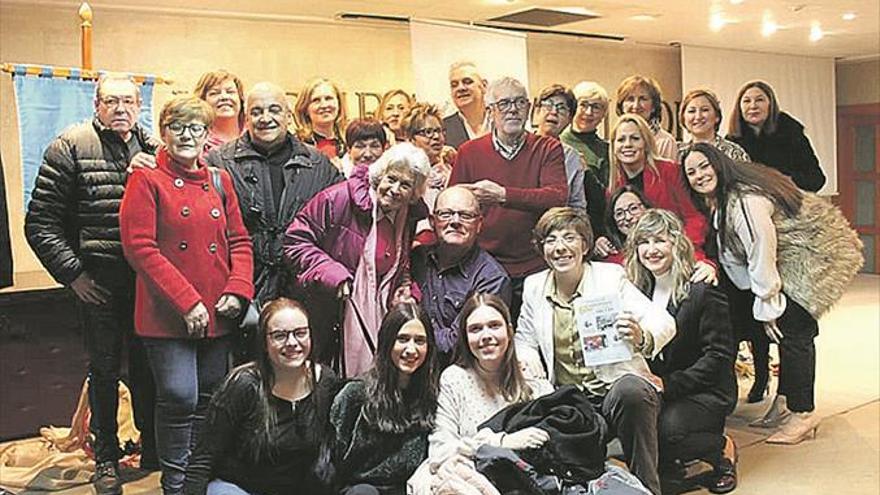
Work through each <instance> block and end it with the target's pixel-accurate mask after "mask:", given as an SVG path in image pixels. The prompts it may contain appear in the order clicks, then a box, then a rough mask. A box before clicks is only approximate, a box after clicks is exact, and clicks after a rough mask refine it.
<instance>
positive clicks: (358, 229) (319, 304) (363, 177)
mask: <svg viewBox="0 0 880 495" xmlns="http://www.w3.org/2000/svg"><path fill="white" fill-rule="evenodd" d="M427 213H428V208H427V206H426V205H425V203H424V201H421V200H419V201H418V202H417V203H415V204H414V205H412V206H410V208H409V213H408V215H407V226H406V228H405V229H404V233H403V239H402V243H403V244H402V245H403V246H409V245H411V244H412V241H413V236H414V234H415V225H416V222H418V221H419V220H421V219H423V218H425V217H426V216H427ZM372 214H373V201H372V199H371V198H370V184H369V179H368V173H367V167H357V168H356V169H355V171H354V172H353V173H352V175H351V177H349V178H348V180H346V181H345V182H340V183H338V184H334V185H332V186H330V187H328V188H327V189H324V190H323V191H321V192H319V193H318V194H316V195H315V196H314V197H313V198H312V199H311V200H310V201H309V202H308V204H306V206H305V207H303V208H302V209H301V210H300V211H299V213H297V215H296V217H295V218H294V219H293V223H291V224H290V226H289V227H288V228H287V232H286V233H285V235H284V257H285V260H286V261H287V262H288V263H290V264H291V265H292V267H293V271H294V273H296V274H297V275H296V282H297V291H298V292H300V293H302V295H303V297H304V298H305V299H306V302H307V304H308V308H309V312H310V314H311V318H310V325H311V326H312V327H313V334H314V333H316V332H315V330H319V329H318V328H315V327H316V325H317V326H319V327H325V326H326V328H327V329H329V328H332V325H333V324H334V323H336V321H337V320H338V317H339V302H338V301H337V300H336V291H337V288H338V287H339V284H341V283H342V282H343V281H345V280H353V279H354V274H355V271H356V270H357V266H358V263H359V262H360V258H361V255H362V254H363V252H364V243H365V242H366V238H367V235H368V234H369V233H370V228H371V227H372V225H373V219H372ZM401 257H402V259H401V260H400V263H399V264H398V269H397V273H396V274H395V280H396V283H395V284H394V285H393V287H397V286H399V285H400V283H401V282H402V281H404V280H407V279H409V271H410V270H409V268H410V250H409V249H404V250H403V252H402V255H401ZM392 292H393V291H392ZM392 295H393V294H392ZM389 304H390V301H389ZM322 329H323V328H322Z"/></svg>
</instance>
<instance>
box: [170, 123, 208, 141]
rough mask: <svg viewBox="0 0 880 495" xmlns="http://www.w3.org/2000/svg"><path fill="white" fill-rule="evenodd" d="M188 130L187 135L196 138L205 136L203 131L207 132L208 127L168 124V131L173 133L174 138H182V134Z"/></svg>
mask: <svg viewBox="0 0 880 495" xmlns="http://www.w3.org/2000/svg"><path fill="white" fill-rule="evenodd" d="M187 129H189V135H190V136H192V137H194V138H198V137H202V136H204V135H205V131H207V130H208V126H206V125H205V124H198V123H192V124H181V123H180V122H172V123H170V124H168V130H169V131H171V132H173V133H174V135H175V136H183V133H184V132H186V130H187Z"/></svg>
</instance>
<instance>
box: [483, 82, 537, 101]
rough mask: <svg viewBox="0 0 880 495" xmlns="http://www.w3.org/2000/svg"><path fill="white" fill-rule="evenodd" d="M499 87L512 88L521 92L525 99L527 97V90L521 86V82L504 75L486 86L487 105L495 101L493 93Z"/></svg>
mask: <svg viewBox="0 0 880 495" xmlns="http://www.w3.org/2000/svg"><path fill="white" fill-rule="evenodd" d="M501 88H513V89H515V90H517V91H518V92H520V93H522V95H523V96H524V97H525V98H526V99H527V100H528V99H529V91H528V90H527V89H526V87H525V86H523V83H521V82H519V80H517V79H516V78H513V77H509V76H505V77H502V78H501V79H495V80H494V81H492V82H490V83H489V87H488V88H486V96H485V100H486V101H485V103H486V106H487V107H488V106H489V105H491V104H493V103H495V102H496V101H497V100H496V99H495V93H496V92H497V91H498V90H499V89H501Z"/></svg>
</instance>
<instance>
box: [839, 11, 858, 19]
mask: <svg viewBox="0 0 880 495" xmlns="http://www.w3.org/2000/svg"><path fill="white" fill-rule="evenodd" d="M840 17H842V18H843V20H844V21H852V20H855V18H856V13H855V12H844V14H843V15H842V16H840Z"/></svg>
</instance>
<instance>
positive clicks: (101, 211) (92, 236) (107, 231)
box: [24, 120, 159, 285]
mask: <svg viewBox="0 0 880 495" xmlns="http://www.w3.org/2000/svg"><path fill="white" fill-rule="evenodd" d="M132 133H133V135H134V138H135V139H137V140H138V143H139V144H140V147H141V149H142V150H143V151H145V152H147V153H150V154H154V153H155V152H156V148H157V147H158V145H159V142H158V141H155V140H154V139H152V138H151V137H150V136H149V135H147V133H146V132H144V131H143V130H142V129H141V128H140V127H139V126H137V125H135V127H134V129H133V130H132ZM128 154H129V153H128V146H127V145H126V144H125V142H124V141H122V139H121V138H120V137H119V135H118V134H116V133H115V132H113V131H111V130H109V129H107V128H104V127H103V126H102V125H101V124H100V123H99V122H98V121H97V120H91V121H85V122H81V123H79V124H76V125H74V126H71V127H69V128H67V129H66V130H64V131H63V132H62V133H61V135H59V136H58V137H57V138H55V140H54V141H52V142H51V143H49V146H48V147H47V148H46V152H45V153H44V154H43V164H42V165H41V166H40V171H39V174H38V175H37V180H36V184H35V186H34V190H33V194H32V196H31V201H30V203H29V204H28V211H27V216H26V217H25V223H24V230H25V235H26V236H27V240H28V244H30V246H31V249H33V250H34V253H36V255H37V257H38V258H39V259H40V262H41V263H43V266H45V267H46V269H47V270H48V271H49V273H50V274H51V275H52V277H53V278H54V279H55V280H56V281H58V282H59V283H61V284H64V285H68V284H70V283H71V282H73V281H74V280H75V279H76V278H77V277H78V276H79V275H80V274H81V273H82V272H83V270H84V269H85V267H86V266H88V265H91V264H100V263H102V262H109V263H119V262H124V258H123V256H122V243H121V241H120V240H119V204H120V203H121V202H122V194H123V193H124V192H125V182H126V180H127V179H128V172H126V168H128V162H129V159H130V157H129V156H128Z"/></svg>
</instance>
